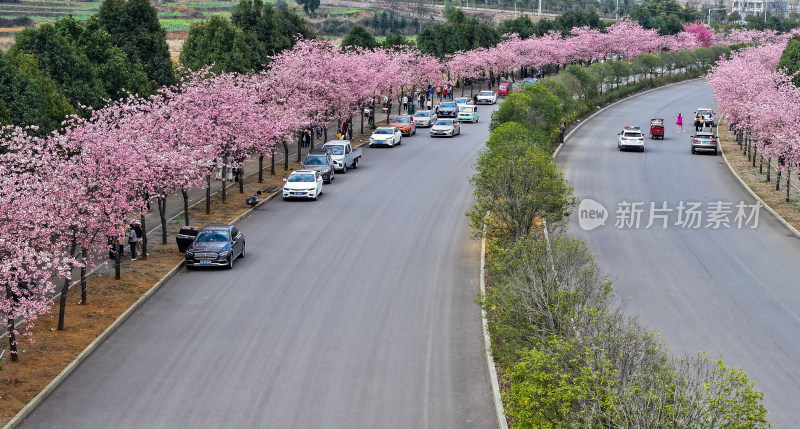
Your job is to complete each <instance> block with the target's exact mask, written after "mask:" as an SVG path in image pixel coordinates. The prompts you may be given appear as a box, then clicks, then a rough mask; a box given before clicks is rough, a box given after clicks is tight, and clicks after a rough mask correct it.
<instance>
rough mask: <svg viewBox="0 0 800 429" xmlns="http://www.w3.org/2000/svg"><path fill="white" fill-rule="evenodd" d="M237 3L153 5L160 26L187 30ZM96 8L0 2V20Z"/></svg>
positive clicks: (41, 18)
mask: <svg viewBox="0 0 800 429" xmlns="http://www.w3.org/2000/svg"><path fill="white" fill-rule="evenodd" d="M237 3H238V0H221V1H193V0H184V1H180V2H174V3H165V4H163V5H161V6H157V7H156V8H157V9H158V16H159V20H160V21H161V24H162V25H163V26H164V29H166V30H167V31H188V30H189V25H190V24H192V23H195V22H200V21H202V20H204V19H207V18H210V17H211V16H212V15H222V16H226V17H229V16H230V13H231V9H233V7H234V6H236V4H237ZM266 3H269V2H266ZM99 7H100V2H99V1H63V0H20V1H19V2H17V3H0V22H6V23H8V21H13V20H18V19H21V18H29V19H30V20H32V21H33V22H34V23H36V24H39V23H42V22H48V21H53V20H56V19H59V18H63V17H66V16H70V15H71V16H72V17H74V18H75V19H77V20H85V19H89V17H90V16H92V15H93V14H94V13H96V12H97V9H98V8H99ZM5 27H9V25H8V24H6V25H5ZM19 30H21V28H16V31H19ZM12 32H13V31H12Z"/></svg>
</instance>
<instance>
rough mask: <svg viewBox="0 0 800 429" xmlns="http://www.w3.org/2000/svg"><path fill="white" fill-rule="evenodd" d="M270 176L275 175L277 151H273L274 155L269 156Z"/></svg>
mask: <svg viewBox="0 0 800 429" xmlns="http://www.w3.org/2000/svg"><path fill="white" fill-rule="evenodd" d="M269 164H270V166H269V174H271V175H273V176H274V175H275V149H272V153H271V154H270V156H269Z"/></svg>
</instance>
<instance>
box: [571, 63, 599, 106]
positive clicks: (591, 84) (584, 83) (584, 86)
mask: <svg viewBox="0 0 800 429" xmlns="http://www.w3.org/2000/svg"><path fill="white" fill-rule="evenodd" d="M564 70H565V72H566V73H569V74H571V75H573V76H575V78H576V79H578V82H580V84H581V92H580V93H579V94H577V95H579V96H581V97H582V98H592V97H594V96H595V95H597V85H598V82H597V80H596V79H595V78H594V77H593V76H592V75H591V74H590V73H589V71H588V70H587V69H586V68H584V67H581V66H577V65H574V64H571V65H568V66H567V68H566V69H564Z"/></svg>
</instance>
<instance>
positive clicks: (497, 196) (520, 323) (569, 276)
mask: <svg viewBox="0 0 800 429" xmlns="http://www.w3.org/2000/svg"><path fill="white" fill-rule="evenodd" d="M645 55H647V54H645ZM565 73H569V74H570V75H572V76H579V75H580V74H581V73H580V72H579V71H577V70H570V71H566V72H565ZM570 98H572V97H570ZM568 108H569V107H568V106H567V104H566V103H565V101H564V99H563V98H560V97H556V96H555V95H553V94H551V93H550V91H549V90H548V89H546V88H545V86H543V85H533V86H529V87H526V88H525V90H524V91H523V92H521V93H518V94H512V95H510V96H508V97H507V98H506V100H505V101H504V102H503V104H502V105H501V106H500V108H499V109H498V110H497V111H496V112H495V113H494V114H493V115H492V121H491V125H490V129H491V130H492V133H491V135H490V137H489V140H488V142H487V143H486V149H484V150H483V151H482V152H481V153H480V154H479V156H478V160H477V162H476V166H475V168H476V172H475V174H474V176H473V177H472V178H471V182H472V184H473V186H474V194H475V204H474V206H473V208H472V210H471V211H470V212H469V213H468V216H469V217H470V219H471V221H472V226H473V228H474V230H475V232H476V233H477V234H478V235H483V234H485V235H486V238H487V241H488V247H487V248H488V252H489V255H488V258H487V260H488V261H489V263H488V271H489V276H488V282H487V284H488V287H487V293H486V295H485V296H484V297H483V299H482V306H483V308H484V310H485V311H486V314H487V318H488V319H489V330H490V334H491V336H492V354H493V356H494V358H495V361H496V362H497V363H498V364H499V365H500V366H501V367H502V369H503V371H502V373H503V375H504V379H505V380H504V383H503V384H504V385H506V386H507V388H506V389H505V391H504V392H503V399H504V404H505V411H506V415H507V417H508V418H509V420H510V421H511V423H512V424H513V426H514V427H520V428H538V427H581V428H591V427H680V428H697V429H700V428H704V429H705V428H723V427H748V428H767V427H770V425H769V423H768V421H767V419H766V414H767V412H766V409H765V408H764V406H763V405H762V400H763V395H762V394H761V393H760V392H758V391H756V390H754V388H753V385H752V383H750V381H749V380H748V378H747V376H746V375H745V374H744V373H742V372H741V371H739V370H734V369H731V368H728V367H726V366H725V365H724V363H723V362H721V361H713V360H710V359H708V358H707V357H705V356H703V355H694V356H687V357H683V358H673V357H671V355H670V354H669V352H668V350H667V349H666V348H665V347H664V345H663V344H662V342H661V341H660V339H659V337H658V336H656V335H655V334H653V333H651V332H648V331H647V330H646V329H645V328H644V327H643V326H641V325H640V324H639V323H638V322H637V321H636V319H635V317H632V316H629V315H626V312H625V311H624V309H623V308H622V307H621V305H620V304H619V303H618V302H619V301H618V300H615V298H614V295H613V290H612V288H611V282H610V281H609V280H608V278H607V277H606V276H605V274H604V273H603V272H602V270H601V269H600V267H598V266H597V265H596V264H595V261H594V258H593V256H592V255H591V253H590V252H589V250H588V249H587V248H586V246H585V245H584V244H583V243H582V242H580V241H579V240H577V239H574V238H571V237H567V236H564V235H562V231H563V228H562V226H563V224H564V222H565V221H566V220H567V219H568V218H569V216H570V214H571V209H572V207H573V205H574V203H575V199H574V197H573V196H572V189H571V188H570V187H569V186H568V185H567V183H566V181H565V180H564V178H563V176H562V174H561V172H559V171H558V168H557V167H556V165H555V162H554V160H553V158H552V156H551V147H550V142H551V141H552V136H553V134H554V133H555V130H556V127H557V124H558V123H559V122H560V119H561V113H562V110H563V109H568Z"/></svg>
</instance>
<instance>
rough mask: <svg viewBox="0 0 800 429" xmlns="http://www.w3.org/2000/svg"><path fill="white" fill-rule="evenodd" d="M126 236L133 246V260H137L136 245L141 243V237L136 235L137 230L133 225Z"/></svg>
mask: <svg viewBox="0 0 800 429" xmlns="http://www.w3.org/2000/svg"><path fill="white" fill-rule="evenodd" d="M125 236H126V237H127V238H128V244H129V245H130V246H131V261H135V260H136V259H137V258H136V255H137V253H136V247H137V246H138V245H139V244H138V243H139V237H137V236H136V231H135V230H134V229H133V225H131V226H130V228H128V230H127V232H125Z"/></svg>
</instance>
